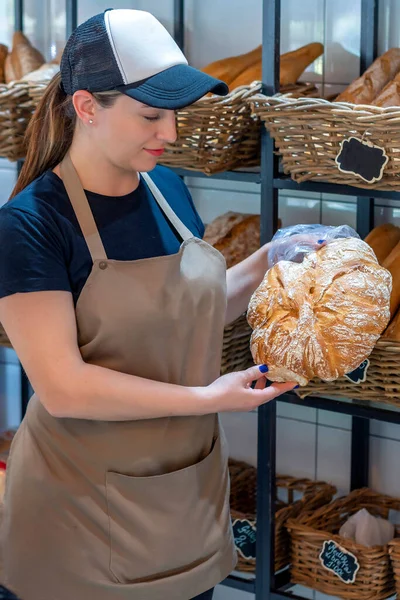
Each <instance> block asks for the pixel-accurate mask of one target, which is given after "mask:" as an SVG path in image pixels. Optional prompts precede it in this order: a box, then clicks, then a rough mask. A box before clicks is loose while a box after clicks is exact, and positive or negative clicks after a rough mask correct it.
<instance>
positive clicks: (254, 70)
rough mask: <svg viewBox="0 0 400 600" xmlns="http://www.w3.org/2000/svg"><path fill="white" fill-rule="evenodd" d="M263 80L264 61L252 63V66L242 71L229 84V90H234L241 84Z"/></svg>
mask: <svg viewBox="0 0 400 600" xmlns="http://www.w3.org/2000/svg"><path fill="white" fill-rule="evenodd" d="M261 80H262V62H261V60H259V61H258V62H256V63H254V64H252V65H251V66H250V67H248V68H247V69H245V70H244V71H243V72H242V73H240V75H239V77H236V79H234V80H233V81H232V83H231V84H230V85H229V90H230V91H232V90H234V89H236V88H237V87H239V86H241V85H250V83H252V82H253V81H261Z"/></svg>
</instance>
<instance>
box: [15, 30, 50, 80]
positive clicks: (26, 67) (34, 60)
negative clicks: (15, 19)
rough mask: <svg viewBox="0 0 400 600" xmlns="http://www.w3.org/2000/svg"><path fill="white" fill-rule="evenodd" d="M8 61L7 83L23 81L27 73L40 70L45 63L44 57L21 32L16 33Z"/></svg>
mask: <svg viewBox="0 0 400 600" xmlns="http://www.w3.org/2000/svg"><path fill="white" fill-rule="evenodd" d="M7 61H8V64H7V65H6V80H7V83H10V81H16V80H19V79H21V77H23V76H24V75H26V74H27V73H30V72H31V71H35V70H36V69H38V68H39V67H40V66H41V65H43V64H44V62H45V61H44V58H43V55H42V54H41V53H40V52H39V50H36V48H34V47H33V46H32V44H31V43H30V41H29V40H28V38H27V37H26V36H25V35H24V34H23V33H22V32H21V31H16V32H15V33H14V36H13V46H12V50H11V53H10V54H9V56H8V57H7Z"/></svg>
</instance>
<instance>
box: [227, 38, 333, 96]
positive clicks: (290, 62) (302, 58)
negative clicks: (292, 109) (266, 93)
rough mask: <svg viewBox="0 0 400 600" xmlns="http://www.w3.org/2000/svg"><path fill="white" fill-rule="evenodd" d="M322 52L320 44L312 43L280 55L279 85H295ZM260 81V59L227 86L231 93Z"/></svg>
mask: <svg viewBox="0 0 400 600" xmlns="http://www.w3.org/2000/svg"><path fill="white" fill-rule="evenodd" d="M323 51H324V47H323V45H322V44H319V43H318V42H313V43H312V44H307V45H306V46H303V47H302V48H298V49H297V50H294V51H293V52H287V53H286V54H282V56H281V58H280V72H279V83H280V85H281V86H282V87H283V86H285V85H290V84H292V85H293V84H295V83H296V82H297V80H298V78H299V77H300V75H301V74H302V73H303V71H304V70H305V69H306V68H307V67H308V66H309V65H310V64H311V63H313V62H314V60H315V59H316V58H318V56H321V54H322V53H323ZM261 80H262V61H261V59H260V60H259V61H257V62H255V63H253V64H252V65H250V67H248V68H247V69H246V70H244V71H243V72H242V73H240V75H239V76H238V77H236V79H234V80H233V82H232V83H231V84H230V85H229V89H230V90H231V91H232V90H234V89H235V88H237V87H239V86H240V85H249V84H250V83H252V82H253V81H261Z"/></svg>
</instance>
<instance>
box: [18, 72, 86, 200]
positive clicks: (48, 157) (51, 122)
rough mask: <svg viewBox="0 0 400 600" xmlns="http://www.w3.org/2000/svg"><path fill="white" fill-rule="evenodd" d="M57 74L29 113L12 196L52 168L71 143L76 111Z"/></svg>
mask: <svg viewBox="0 0 400 600" xmlns="http://www.w3.org/2000/svg"><path fill="white" fill-rule="evenodd" d="M60 84H61V75H60V73H57V75H55V76H54V77H53V79H52V80H51V82H50V83H49V85H48V86H47V89H46V91H45V93H44V95H43V97H42V99H41V100H40V102H39V105H38V106H37V108H36V111H35V113H34V114H33V116H32V118H31V120H30V122H29V125H28V128H27V130H26V133H25V143H26V147H27V153H26V159H25V162H24V164H23V167H22V169H21V172H20V175H19V177H18V181H17V183H16V185H15V187H14V189H13V191H12V194H11V196H10V198H13V197H14V196H15V195H16V194H18V193H19V192H20V191H21V190H23V189H24V188H25V187H26V186H27V185H29V184H30V183H31V182H32V181H33V180H34V179H36V178H37V177H39V176H40V175H42V173H44V172H45V171H47V169H53V168H54V167H55V166H56V165H57V164H58V163H59V162H60V161H61V160H62V159H63V158H64V156H65V154H66V153H67V151H68V149H69V147H70V146H71V143H72V137H73V134H74V129H75V122H76V114H75V110H74V107H73V105H72V101H71V96H67V95H66V94H65V93H64V91H63V90H62V88H61V85H60Z"/></svg>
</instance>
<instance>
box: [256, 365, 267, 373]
mask: <svg viewBox="0 0 400 600" xmlns="http://www.w3.org/2000/svg"><path fill="white" fill-rule="evenodd" d="M258 368H259V369H260V371H261V373H267V371H268V367H267V365H260V366H259V367H258Z"/></svg>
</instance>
